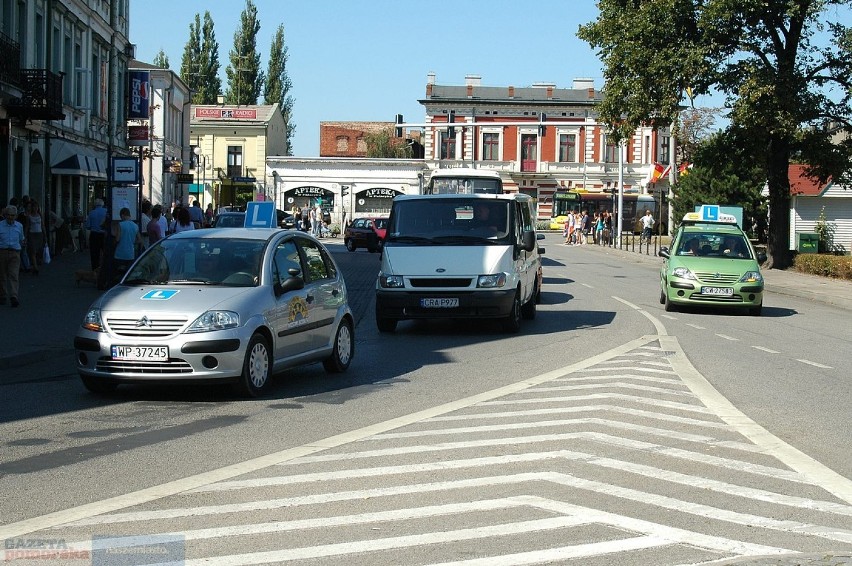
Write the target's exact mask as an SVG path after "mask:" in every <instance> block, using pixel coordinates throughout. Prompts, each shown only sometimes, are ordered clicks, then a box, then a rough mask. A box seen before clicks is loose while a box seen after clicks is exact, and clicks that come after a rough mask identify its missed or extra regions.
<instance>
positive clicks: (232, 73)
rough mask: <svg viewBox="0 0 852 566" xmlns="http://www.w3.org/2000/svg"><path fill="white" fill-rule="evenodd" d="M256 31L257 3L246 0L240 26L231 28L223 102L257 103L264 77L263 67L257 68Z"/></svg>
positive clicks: (258, 61) (258, 28)
mask: <svg viewBox="0 0 852 566" xmlns="http://www.w3.org/2000/svg"><path fill="white" fill-rule="evenodd" d="M259 31H260V22H259V21H258V19H257V7H256V6H255V5H254V2H252V0H246V7H245V9H244V10H243V11H242V13H241V14H240V26H239V27H238V28H237V31H236V32H234V48H233V49H232V50H231V52H230V61H231V62H230V64H229V65H228V66H227V67H226V68H225V74H226V75H227V76H228V90H227V91H226V92H225V102H227V103H228V104H257V99H258V97H259V96H260V93H261V91H262V90H263V83H264V80H265V79H264V75H263V71H261V70H260V53H258V51H257V33H258V32H259Z"/></svg>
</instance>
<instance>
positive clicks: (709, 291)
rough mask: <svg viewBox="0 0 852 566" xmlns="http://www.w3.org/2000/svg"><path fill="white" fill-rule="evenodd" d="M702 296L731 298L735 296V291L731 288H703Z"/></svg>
mask: <svg viewBox="0 0 852 566" xmlns="http://www.w3.org/2000/svg"><path fill="white" fill-rule="evenodd" d="M701 294H702V295H722V296H725V297H730V296H731V295H733V294H734V290H733V289H732V288H731V287H702V288H701Z"/></svg>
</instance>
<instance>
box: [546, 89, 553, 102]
mask: <svg viewBox="0 0 852 566" xmlns="http://www.w3.org/2000/svg"><path fill="white" fill-rule="evenodd" d="M551 98H553V87H552V86H548V87H547V99H548V100H550V99H551Z"/></svg>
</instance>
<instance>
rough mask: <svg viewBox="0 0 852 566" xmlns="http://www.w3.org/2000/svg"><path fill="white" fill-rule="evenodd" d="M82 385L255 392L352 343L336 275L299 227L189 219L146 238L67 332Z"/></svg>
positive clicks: (332, 358)
mask: <svg viewBox="0 0 852 566" xmlns="http://www.w3.org/2000/svg"><path fill="white" fill-rule="evenodd" d="M74 348H75V350H76V353H77V369H78V371H79V373H80V377H81V378H82V380H83V384H84V385H85V386H86V388H88V389H89V390H90V391H93V392H96V393H107V392H111V391H113V390H115V388H116V387H117V385H118V384H120V383H130V382H137V383H138V382H154V381H190V382H191V381H196V382H210V381H233V382H234V383H235V384H236V387H237V389H238V390H239V391H240V392H241V393H243V394H245V395H248V396H257V395H260V394H261V393H263V391H264V389H265V388H266V386H267V385H268V383H269V378H270V376H271V375H272V374H273V373H276V372H279V371H281V370H284V369H287V368H290V367H294V366H297V365H303V364H307V363H313V362H318V361H322V362H323V365H324V366H325V369H326V371H329V372H342V371H345V370H346V369H347V368H348V367H349V364H350V362H351V361H352V357H353V356H354V353H355V337H354V322H353V317H352V311H351V310H350V308H349V304H348V301H347V292H346V284H345V282H344V280H343V275H342V274H341V273H340V271H339V269H338V267H337V265H336V264H335V262H334V260H333V259H332V257H331V254H329V252H328V250H327V249H326V248H325V246H323V245H322V243H320V242H319V241H317V240H316V239H314V238H313V237H311V236H309V235H308V234H305V233H302V232H294V231H286V230H278V229H265V228H221V229H216V228H212V229H209V230H189V231H186V232H180V233H178V234H175V235H173V236H170V237H168V238H166V239H164V240H161V241H160V242H157V243H156V244H155V245H153V246H151V247H150V248H148V249H147V250H145V253H143V254H142V256H141V257H140V258H139V259H137V260H136V262H135V263H134V264H133V266H132V267H131V268H130V269H129V270H128V271H127V273H126V274H125V276H124V278H123V279H122V280H121V282H120V283H119V284H118V285H116V286H115V287H113V288H112V289H110V290H108V291H106V292H105V293H104V294H103V295H102V296H101V297H100V298H99V299H98V300H97V301H95V303H94V304H93V305H92V306H91V307H90V308H89V311H88V312H87V313H86V316H85V318H84V320H83V324H82V325H81V327H80V329H79V331H78V332H77V336H76V337H75V338H74Z"/></svg>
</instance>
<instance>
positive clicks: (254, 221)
mask: <svg viewBox="0 0 852 566" xmlns="http://www.w3.org/2000/svg"><path fill="white" fill-rule="evenodd" d="M275 220H276V217H275V203H274V202H272V201H264V202H257V201H252V202H249V203H246V219H245V222H244V223H243V227H245V228H275Z"/></svg>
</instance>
